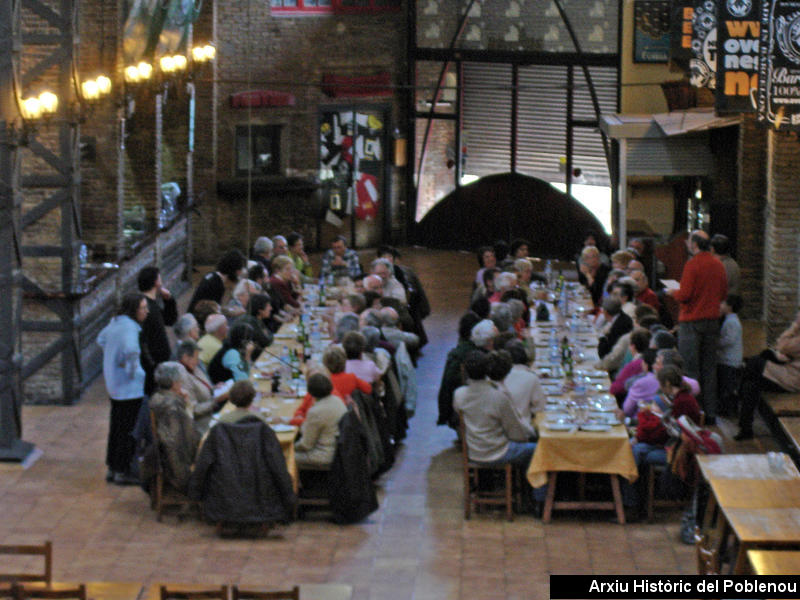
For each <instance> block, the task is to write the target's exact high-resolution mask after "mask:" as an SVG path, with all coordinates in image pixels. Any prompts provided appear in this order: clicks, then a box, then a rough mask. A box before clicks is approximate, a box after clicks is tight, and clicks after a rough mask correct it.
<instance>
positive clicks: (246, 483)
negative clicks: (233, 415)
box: [189, 415, 297, 524]
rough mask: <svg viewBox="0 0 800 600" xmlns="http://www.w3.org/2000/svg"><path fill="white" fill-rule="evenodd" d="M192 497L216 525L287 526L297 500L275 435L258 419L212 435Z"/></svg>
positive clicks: (230, 425)
mask: <svg viewBox="0 0 800 600" xmlns="http://www.w3.org/2000/svg"><path fill="white" fill-rule="evenodd" d="M189 497H190V498H193V499H195V500H199V501H201V502H202V505H203V514H204V515H205V517H206V518H207V519H208V520H210V521H212V522H215V523H229V524H247V523H268V522H285V521H289V520H290V519H291V518H292V515H293V513H294V506H295V504H296V502H297V497H296V496H295V493H294V487H293V485H292V478H291V477H290V476H289V472H288V471H287V469H286V459H285V458H284V456H283V451H282V450H281V444H280V442H279V441H278V438H277V436H276V435H275V432H274V431H273V430H272V429H271V428H270V426H269V425H267V424H266V423H264V422H263V421H262V420H260V419H259V418H258V417H256V416H255V415H254V416H253V417H248V418H246V419H242V420H240V421H238V422H236V423H218V424H217V425H215V426H214V427H212V428H211V430H210V431H209V432H208V438H207V439H206V441H205V443H204V444H203V445H202V447H201V449H200V453H199V455H198V457H197V461H196V462H195V468H194V471H193V473H192V475H191V478H190V479H189Z"/></svg>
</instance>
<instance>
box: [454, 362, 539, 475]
mask: <svg viewBox="0 0 800 600" xmlns="http://www.w3.org/2000/svg"><path fill="white" fill-rule="evenodd" d="M464 368H465V371H466V374H467V385H464V386H461V387H460V388H458V389H457V390H456V391H455V394H454V395H453V406H454V408H455V409H456V410H457V411H458V412H460V413H461V415H462V418H463V420H464V431H465V435H466V442H467V451H468V453H469V458H470V460H472V461H475V462H478V463H482V464H486V465H503V464H507V463H511V464H514V465H518V466H520V467H523V468H524V467H527V466H528V463H530V460H531V457H532V456H533V452H534V450H536V444H535V443H533V442H529V441H528V440H529V439H530V438H531V437H532V436H533V435H534V431H533V428H532V427H531V426H530V425H529V424H527V423H524V422H523V421H522V419H520V417H519V415H518V414H517V411H516V410H515V409H514V405H513V404H512V402H511V397H510V396H509V394H508V392H507V391H506V390H505V389H504V388H502V387H500V386H498V385H496V384H495V383H493V382H491V381H489V380H488V379H487V378H486V376H487V375H488V373H489V357H488V355H487V354H485V353H483V352H480V351H472V352H470V353H469V354H467V356H466V358H465V359H464Z"/></svg>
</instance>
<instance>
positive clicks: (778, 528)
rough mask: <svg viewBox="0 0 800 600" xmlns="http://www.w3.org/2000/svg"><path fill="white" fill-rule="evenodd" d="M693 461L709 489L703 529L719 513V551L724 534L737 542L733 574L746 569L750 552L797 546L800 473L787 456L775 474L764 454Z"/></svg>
mask: <svg viewBox="0 0 800 600" xmlns="http://www.w3.org/2000/svg"><path fill="white" fill-rule="evenodd" d="M697 463H698V465H699V466H700V472H701V473H702V474H703V477H704V478H705V480H706V482H707V483H708V486H709V488H710V494H709V498H708V507H707V508H706V513H705V519H704V530H706V531H708V530H710V529H711V522H712V515H713V513H714V512H715V511H716V510H717V509H719V515H720V517H721V519H722V521H723V522H722V524H721V527H720V540H719V544H720V548H722V547H724V546H725V545H726V542H727V536H728V532H730V533H732V534H733V535H734V536H735V537H736V539H737V540H738V544H739V551H738V553H737V556H736V561H735V563H734V565H733V572H734V573H737V574H741V573H744V572H745V571H746V568H747V552H748V550H750V549H752V548H757V547H759V546H773V545H775V546H787V547H790V548H791V547H800V473H798V470H797V467H795V465H794V463H793V462H792V461H791V460H790V459H789V457H788V456H786V455H784V461H783V467H782V468H781V469H778V470H772V469H770V467H769V463H768V460H767V455H766V454H728V455H716V456H698V457H697Z"/></svg>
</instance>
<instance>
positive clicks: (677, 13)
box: [669, 0, 694, 71]
mask: <svg viewBox="0 0 800 600" xmlns="http://www.w3.org/2000/svg"><path fill="white" fill-rule="evenodd" d="M693 20H694V0H673V1H672V2H671V3H670V19H669V22H670V36H669V41H670V48H669V59H670V61H671V62H672V63H673V65H675V66H676V67H677V68H679V69H681V70H683V71H688V70H689V62H690V61H691V60H692V58H694V52H692V36H693V29H692V21H693Z"/></svg>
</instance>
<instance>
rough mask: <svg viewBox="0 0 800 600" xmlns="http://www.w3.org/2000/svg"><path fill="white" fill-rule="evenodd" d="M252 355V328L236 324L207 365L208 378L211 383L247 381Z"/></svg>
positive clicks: (254, 349)
mask: <svg viewBox="0 0 800 600" xmlns="http://www.w3.org/2000/svg"><path fill="white" fill-rule="evenodd" d="M258 351H259V352H260V349H259V350H258ZM254 354H256V345H255V344H254V343H253V328H252V327H250V325H247V324H245V323H237V324H236V325H234V326H233V327H231V330H230V332H229V333H228V337H227V338H225V341H224V342H223V343H222V348H220V349H219V351H218V352H217V353H216V354H215V355H214V358H212V359H211V362H210V363H209V364H208V376H209V377H210V378H211V381H212V382H213V383H220V382H222V381H227V380H228V379H233V380H234V381H242V380H244V379H249V378H250V363H251V362H252V359H253V355H254Z"/></svg>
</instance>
